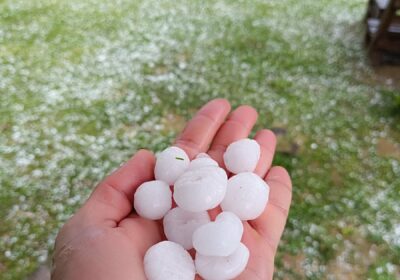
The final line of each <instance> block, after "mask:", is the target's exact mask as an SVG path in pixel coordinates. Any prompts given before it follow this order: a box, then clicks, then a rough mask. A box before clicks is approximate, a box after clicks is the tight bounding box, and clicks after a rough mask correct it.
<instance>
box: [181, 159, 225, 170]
mask: <svg viewBox="0 0 400 280" xmlns="http://www.w3.org/2000/svg"><path fill="white" fill-rule="evenodd" d="M207 166H217V167H218V163H217V162H216V161H215V160H213V159H212V158H210V157H199V158H195V159H194V160H192V161H191V162H190V163H189V167H188V170H193V169H198V168H201V167H207Z"/></svg>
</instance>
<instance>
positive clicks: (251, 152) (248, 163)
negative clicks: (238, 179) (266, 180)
mask: <svg viewBox="0 0 400 280" xmlns="http://www.w3.org/2000/svg"><path fill="white" fill-rule="evenodd" d="M259 159H260V145H259V144H258V143H257V141H255V140H252V139H248V138H246V139H241V140H238V141H235V142H233V143H231V144H230V145H229V146H228V148H227V149H226V151H225V153H224V163H225V167H226V169H228V170H229V171H230V172H232V173H235V174H238V173H241V172H253V171H254V170H255V169H256V166H257V163H258V160H259Z"/></svg>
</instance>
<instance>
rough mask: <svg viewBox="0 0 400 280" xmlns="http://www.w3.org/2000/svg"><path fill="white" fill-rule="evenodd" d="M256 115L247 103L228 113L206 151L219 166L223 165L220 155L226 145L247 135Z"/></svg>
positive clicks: (255, 119)
mask: <svg viewBox="0 0 400 280" xmlns="http://www.w3.org/2000/svg"><path fill="white" fill-rule="evenodd" d="M257 117H258V114H257V111H256V110H255V109H254V108H253V107H250V106H247V105H243V106H240V107H238V108H237V109H236V110H234V111H233V112H232V113H231V114H230V116H229V117H228V119H227V120H226V121H225V123H224V124H223V125H222V126H221V128H220V129H219V131H218V132H217V135H216V136H215V138H214V141H213V142H212V144H211V148H210V150H209V151H208V154H209V155H210V156H211V157H212V158H213V159H214V160H216V161H217V162H218V164H219V166H222V167H224V166H225V165H224V163H223V157H222V156H223V154H224V152H225V150H226V147H227V146H228V145H229V144H231V143H232V142H234V141H236V140H239V139H242V138H246V137H248V136H249V133H250V131H251V129H252V128H253V126H254V124H255V123H256V121H257Z"/></svg>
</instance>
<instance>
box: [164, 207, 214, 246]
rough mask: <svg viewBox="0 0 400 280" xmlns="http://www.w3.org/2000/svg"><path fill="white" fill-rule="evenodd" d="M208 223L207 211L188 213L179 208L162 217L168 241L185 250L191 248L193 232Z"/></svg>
mask: <svg viewBox="0 0 400 280" xmlns="http://www.w3.org/2000/svg"><path fill="white" fill-rule="evenodd" d="M209 222H210V217H209V215H208V212H207V211H202V212H197V213H194V212H189V211H186V210H183V209H182V208H180V207H176V208H173V209H171V210H170V211H168V213H167V214H166V215H165V216H164V220H163V226H164V233H165V236H166V237H167V239H168V240H170V241H173V242H176V243H178V244H180V245H182V246H183V248H185V249H186V250H189V249H192V248H193V243H192V236H193V232H194V231H195V230H196V229H198V228H199V227H200V226H202V225H204V224H207V223H209Z"/></svg>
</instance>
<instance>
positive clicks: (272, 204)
mask: <svg viewBox="0 0 400 280" xmlns="http://www.w3.org/2000/svg"><path fill="white" fill-rule="evenodd" d="M265 181H266V182H267V184H268V185H269V187H270V193H269V200H268V204H267V207H266V208H265V211H264V212H263V213H262V214H261V216H259V217H258V218H257V219H255V220H253V221H250V222H249V223H250V224H251V226H252V227H253V228H254V229H255V230H256V231H258V233H259V234H260V235H261V236H262V237H263V238H264V239H265V240H266V241H267V243H268V244H269V245H270V247H271V249H272V250H273V252H276V249H277V247H278V244H279V240H280V239H281V236H282V232H283V229H284V228H285V224H286V220H287V216H288V213H289V207H290V203H291V200H292V182H291V180H290V176H289V174H288V172H287V171H286V169H284V168H283V167H279V166H275V167H272V168H271V170H270V171H269V172H268V174H267V176H266V178H265Z"/></svg>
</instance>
